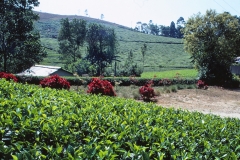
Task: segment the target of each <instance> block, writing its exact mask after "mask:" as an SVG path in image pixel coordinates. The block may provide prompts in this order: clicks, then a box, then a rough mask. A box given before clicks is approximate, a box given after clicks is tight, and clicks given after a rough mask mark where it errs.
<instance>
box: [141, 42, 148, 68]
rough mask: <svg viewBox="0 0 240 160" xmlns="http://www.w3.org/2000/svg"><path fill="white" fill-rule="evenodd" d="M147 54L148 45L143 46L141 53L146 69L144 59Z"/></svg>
mask: <svg viewBox="0 0 240 160" xmlns="http://www.w3.org/2000/svg"><path fill="white" fill-rule="evenodd" d="M146 52H147V45H146V43H144V44H143V46H142V47H141V53H142V58H143V68H144V59H145V55H146Z"/></svg>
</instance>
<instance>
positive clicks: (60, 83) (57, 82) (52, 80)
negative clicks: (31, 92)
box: [40, 75, 70, 89]
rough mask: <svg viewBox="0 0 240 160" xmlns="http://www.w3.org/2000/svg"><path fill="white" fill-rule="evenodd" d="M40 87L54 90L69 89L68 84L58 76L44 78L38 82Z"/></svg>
mask: <svg viewBox="0 0 240 160" xmlns="http://www.w3.org/2000/svg"><path fill="white" fill-rule="evenodd" d="M40 85H41V86H42V87H50V88H55V89H70V83H69V82H68V81H67V80H66V79H65V78H62V77H60V76H58V75H53V76H50V77H46V78H44V79H43V80H41V81H40Z"/></svg>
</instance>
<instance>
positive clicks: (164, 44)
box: [35, 12, 192, 71]
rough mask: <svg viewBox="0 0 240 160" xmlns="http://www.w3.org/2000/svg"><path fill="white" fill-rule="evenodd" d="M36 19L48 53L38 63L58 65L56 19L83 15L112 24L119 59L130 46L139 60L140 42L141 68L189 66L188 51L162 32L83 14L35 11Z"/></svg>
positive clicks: (87, 18)
mask: <svg viewBox="0 0 240 160" xmlns="http://www.w3.org/2000/svg"><path fill="white" fill-rule="evenodd" d="M37 13H38V14H39V16H40V20H39V21H38V22H36V23H35V24H36V28H37V29H38V30H39V31H40V34H41V40H42V44H43V45H44V46H45V47H46V48H47V52H48V57H47V58H45V59H44V61H43V62H42V64H46V65H58V66H62V64H61V61H59V60H58V53H57V50H58V42H57V35H58V31H59V29H60V20H61V19H62V18H69V19H73V18H77V19H84V20H86V21H87V22H88V23H99V24H102V25H105V26H107V27H110V28H114V29H115V32H116V35H117V38H118V41H119V47H118V51H119V56H120V59H121V62H120V63H124V62H125V59H126V56H127V54H128V53H129V52H130V51H131V50H132V52H133V53H134V55H135V57H134V59H135V61H136V62H139V63H140V62H141V59H142V56H141V46H143V44H144V43H146V44H147V53H146V55H145V66H144V70H145V71H153V70H155V71H158V70H169V69H176V68H191V67H192V64H191V63H190V59H189V58H190V55H189V54H188V53H185V52H184V50H183V44H182V40H181V39H176V38H168V37H162V36H154V35H147V34H143V33H140V32H136V31H134V30H133V29H131V28H128V27H126V26H122V25H119V24H116V23H111V22H107V21H104V20H100V19H95V18H89V17H84V16H76V15H73V16H67V15H56V14H49V13H42V12H37ZM82 52H83V55H84V54H85V53H86V48H82Z"/></svg>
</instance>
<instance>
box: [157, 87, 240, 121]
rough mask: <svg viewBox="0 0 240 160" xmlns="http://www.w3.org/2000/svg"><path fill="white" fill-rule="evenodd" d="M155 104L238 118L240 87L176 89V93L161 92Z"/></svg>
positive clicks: (239, 112)
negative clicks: (235, 88)
mask: <svg viewBox="0 0 240 160" xmlns="http://www.w3.org/2000/svg"><path fill="white" fill-rule="evenodd" d="M157 104H159V105H161V106H163V107H175V108H182V109H186V110H189V111H199V112H202V113H206V114H208V113H211V114H216V115H220V116H222V117H236V118H240V89H238V90H227V89H222V88H219V87H209V88H208V89H207V90H202V89H184V90H178V91H177V92H176V93H166V94H161V96H159V97H157Z"/></svg>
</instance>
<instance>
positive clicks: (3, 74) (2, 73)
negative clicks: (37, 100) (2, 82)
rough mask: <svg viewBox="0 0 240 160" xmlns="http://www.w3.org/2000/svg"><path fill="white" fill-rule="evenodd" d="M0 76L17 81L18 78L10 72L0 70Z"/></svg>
mask: <svg viewBox="0 0 240 160" xmlns="http://www.w3.org/2000/svg"><path fill="white" fill-rule="evenodd" d="M0 78H5V79H6V80H8V81H9V80H10V79H12V80H13V81H14V82H17V81H18V79H17V78H16V77H15V76H14V75H13V74H11V73H5V72H0Z"/></svg>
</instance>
